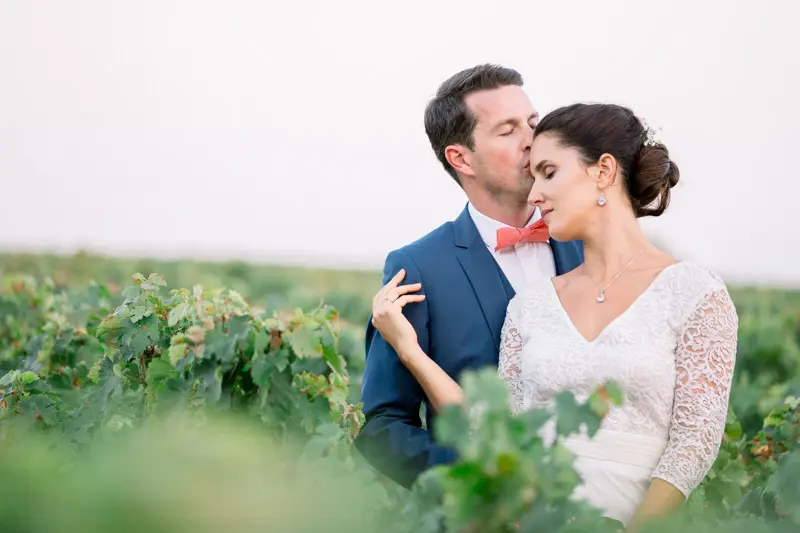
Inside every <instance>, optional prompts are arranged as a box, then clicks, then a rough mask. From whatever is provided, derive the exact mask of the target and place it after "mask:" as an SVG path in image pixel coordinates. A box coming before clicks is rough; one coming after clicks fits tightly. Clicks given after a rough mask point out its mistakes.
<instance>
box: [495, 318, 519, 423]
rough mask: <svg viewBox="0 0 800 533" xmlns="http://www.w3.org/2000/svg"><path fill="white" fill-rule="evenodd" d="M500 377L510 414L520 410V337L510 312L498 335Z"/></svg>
mask: <svg viewBox="0 0 800 533" xmlns="http://www.w3.org/2000/svg"><path fill="white" fill-rule="evenodd" d="M500 339H501V341H500V360H499V367H498V368H499V373H500V377H502V378H503V381H504V382H505V384H506V387H507V388H508V394H509V401H510V407H511V412H512V413H515V414H516V413H518V412H520V410H521V409H522V397H523V388H522V380H521V372H522V370H521V366H520V362H521V357H522V336H521V335H520V334H519V331H518V330H517V326H516V324H515V323H514V318H513V317H512V316H511V313H510V311H509V312H507V313H506V319H505V322H504V323H503V330H502V332H501V333H500Z"/></svg>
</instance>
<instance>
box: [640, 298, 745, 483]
mask: <svg viewBox="0 0 800 533" xmlns="http://www.w3.org/2000/svg"><path fill="white" fill-rule="evenodd" d="M737 330H738V318H737V316H736V311H735V309H734V305H733V302H732V301H731V298H730V295H729V294H728V292H727V291H726V290H724V289H723V290H717V291H714V292H712V293H710V294H709V295H707V296H706V297H704V298H703V299H702V300H701V301H700V303H699V304H698V305H697V307H696V308H695V310H694V312H693V313H692V314H691V316H690V317H689V320H687V322H686V325H685V326H684V328H683V334H682V337H681V341H680V344H679V346H678V350H677V352H676V354H675V366H676V368H675V373H676V383H675V401H674V405H673V408H672V419H671V424H670V429H669V440H668V443H667V448H666V450H664V455H663V456H662V458H661V461H660V462H659V464H658V466H657V467H656V469H655V471H654V472H653V476H654V477H660V478H662V479H664V480H665V481H668V482H670V483H672V484H673V485H675V486H676V487H677V488H678V489H679V490H680V491H681V492H682V493H683V494H684V495H685V496H688V495H689V493H691V491H692V490H694V488H695V487H696V486H697V485H699V484H700V482H701V481H702V480H703V477H705V475H706V473H707V472H708V470H709V469H710V468H711V465H712V464H713V463H714V459H715V458H716V456H717V453H718V451H719V447H720V443H721V442H722V435H723V432H724V429H725V419H726V415H727V412H728V400H729V397H730V387H731V381H732V379H733V367H734V361H735V356H736V344H737Z"/></svg>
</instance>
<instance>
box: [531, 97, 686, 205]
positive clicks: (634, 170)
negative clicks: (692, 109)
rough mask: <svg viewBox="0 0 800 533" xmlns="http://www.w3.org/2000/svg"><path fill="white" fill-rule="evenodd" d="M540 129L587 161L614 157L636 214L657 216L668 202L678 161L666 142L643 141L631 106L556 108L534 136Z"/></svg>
mask: <svg viewBox="0 0 800 533" xmlns="http://www.w3.org/2000/svg"><path fill="white" fill-rule="evenodd" d="M542 133H549V134H551V135H554V136H555V137H556V139H557V140H558V142H559V144H560V145H561V146H565V147H573V148H577V149H578V150H579V151H580V153H581V156H582V158H583V160H584V162H585V163H586V164H587V165H591V164H594V163H596V162H597V161H598V160H599V159H600V156H602V155H603V154H610V155H612V156H614V158H615V159H616V160H617V165H618V166H619V168H620V169H621V170H622V175H623V179H624V180H625V189H626V191H627V192H628V197H629V198H630V200H631V204H632V205H633V210H634V212H635V213H636V216H637V217H646V216H654V217H657V216H659V215H661V214H662V213H663V212H664V210H665V209H666V208H667V206H668V205H669V197H670V189H672V187H674V186H675V185H677V183H678V180H679V179H680V171H679V170H678V166H677V165H676V164H675V163H674V162H673V161H672V160H670V158H669V150H667V147H666V146H664V145H663V144H661V143H660V142H657V141H652V142H648V141H649V139H648V131H647V129H646V128H645V126H644V124H642V122H641V121H640V120H639V119H638V118H637V117H636V115H634V114H633V111H631V110H630V109H628V108H626V107H622V106H618V105H613V104H573V105H569V106H565V107H561V108H559V109H556V110H555V111H553V112H551V113H548V114H547V116H545V117H544V118H543V119H542V120H541V121H540V122H539V124H538V125H537V126H536V131H535V133H534V135H540V134H542Z"/></svg>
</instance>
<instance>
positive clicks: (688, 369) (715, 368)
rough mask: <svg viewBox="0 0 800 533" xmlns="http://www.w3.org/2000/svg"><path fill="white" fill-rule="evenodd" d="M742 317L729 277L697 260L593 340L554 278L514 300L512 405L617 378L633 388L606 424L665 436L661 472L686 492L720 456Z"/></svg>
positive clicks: (671, 273)
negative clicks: (568, 310) (576, 324)
mask: <svg viewBox="0 0 800 533" xmlns="http://www.w3.org/2000/svg"><path fill="white" fill-rule="evenodd" d="M737 328H738V319H737V316H736V310H735V308H734V306H733V302H732V301H731V299H730V296H729V295H728V292H727V289H726V287H725V285H724V283H723V282H722V280H721V279H720V278H719V277H718V276H717V275H716V274H715V273H713V272H711V271H710V270H708V269H706V268H704V267H702V266H699V265H696V264H694V263H689V262H683V263H677V264H675V265H672V266H670V267H667V268H666V269H664V270H663V271H662V272H661V273H660V274H659V276H657V277H656V279H655V280H654V281H653V282H652V283H651V285H650V286H649V287H648V288H647V290H646V291H645V292H644V293H643V294H642V295H641V296H640V297H639V298H638V299H637V300H636V301H634V303H633V304H632V305H631V306H630V307H629V308H628V309H627V310H626V311H624V312H623V313H622V314H621V315H620V316H619V317H617V318H616V319H615V320H614V321H612V322H611V323H610V324H609V325H608V326H607V327H606V328H605V329H604V330H603V331H602V332H601V333H600V334H599V335H598V337H597V338H595V339H593V340H592V341H588V340H587V339H585V338H584V337H583V336H582V335H581V334H580V332H579V331H578V330H577V329H576V328H575V327H574V325H573V323H572V321H571V320H570V318H569V315H568V314H567V313H566V311H565V310H564V308H563V307H562V306H561V302H560V300H559V299H558V295H557V293H556V292H555V289H554V287H553V285H552V282H551V280H550V279H544V280H541V281H537V282H534V283H532V284H530V285H529V286H528V287H527V288H526V289H524V290H523V291H521V292H519V293H518V294H517V295H516V296H515V297H514V298H513V299H512V301H511V302H510V304H509V308H508V313H507V317H506V321H505V324H504V326H503V332H502V340H501V347H500V360H499V373H500V375H501V376H502V377H503V379H504V380H505V381H506V383H507V387H508V390H509V393H510V397H511V400H510V401H511V408H512V410H513V412H515V413H516V412H519V411H522V410H525V409H529V408H535V407H547V406H549V405H551V404H552V401H553V398H554V397H555V395H556V394H558V393H559V392H561V391H562V390H570V391H572V392H573V393H574V394H575V396H576V399H577V400H578V401H584V400H585V399H586V398H587V397H588V396H589V394H591V392H592V391H593V390H594V389H595V387H597V386H598V385H600V384H602V383H604V382H606V381H609V380H614V381H616V382H617V383H619V384H620V385H621V387H622V389H623V391H624V393H625V398H624V403H623V405H621V406H614V407H612V409H611V411H610V412H609V414H608V416H607V417H606V418H605V420H604V421H603V424H602V427H603V428H606V429H612V430H616V431H620V432H625V433H632V434H638V435H649V436H656V437H659V438H661V439H663V440H664V441H665V442H666V448H665V450H664V452H663V454H662V455H661V458H660V460H659V462H658V464H657V466H656V468H655V469H654V471H653V472H652V477H659V478H662V479H664V480H665V481H667V482H669V483H671V484H672V485H674V486H675V487H676V488H677V489H678V490H680V491H681V492H682V493H683V494H684V495H686V496H688V495H689V493H690V492H691V491H692V490H693V489H694V488H695V487H696V486H697V484H699V483H700V481H702V479H703V477H704V476H705V475H706V474H707V472H708V470H709V469H710V467H711V465H712V464H713V462H714V460H715V458H716V456H717V453H718V451H719V446H720V442H721V438H722V434H723V431H724V427H725V419H726V415H727V408H728V400H729V395H730V386H731V380H732V377H733V366H734V361H735V354H736V344H737Z"/></svg>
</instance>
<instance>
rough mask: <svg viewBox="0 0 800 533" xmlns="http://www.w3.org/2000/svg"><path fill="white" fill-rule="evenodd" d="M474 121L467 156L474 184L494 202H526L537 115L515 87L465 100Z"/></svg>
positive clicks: (525, 97) (482, 92) (495, 90)
mask: <svg viewBox="0 0 800 533" xmlns="http://www.w3.org/2000/svg"><path fill="white" fill-rule="evenodd" d="M465 103H466V105H467V107H468V108H469V109H470V110H471V111H472V113H473V114H474V116H475V118H476V119H477V120H476V124H475V130H474V134H473V138H474V145H473V146H474V149H473V150H472V152H471V153H470V154H469V164H470V171H471V172H472V173H473V175H474V179H475V182H476V184H477V185H478V186H479V187H481V188H483V189H485V190H486V191H487V192H488V193H489V194H491V195H492V196H494V197H495V198H498V199H502V200H506V199H509V200H519V201H521V202H523V203H524V202H525V201H526V199H527V196H528V192H529V191H530V188H531V183H532V181H531V176H530V170H529V166H528V165H529V163H530V149H531V142H532V141H533V129H534V128H535V127H536V124H537V122H538V120H539V114H538V113H537V112H536V110H535V109H534V107H533V105H532V104H531V101H530V99H529V98H528V96H527V95H526V94H525V92H524V91H523V90H522V88H521V87H518V86H516V85H512V86H507V87H501V88H499V89H492V90H488V91H479V92H476V93H473V94H471V95H469V96H468V97H467V98H466V99H465Z"/></svg>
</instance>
